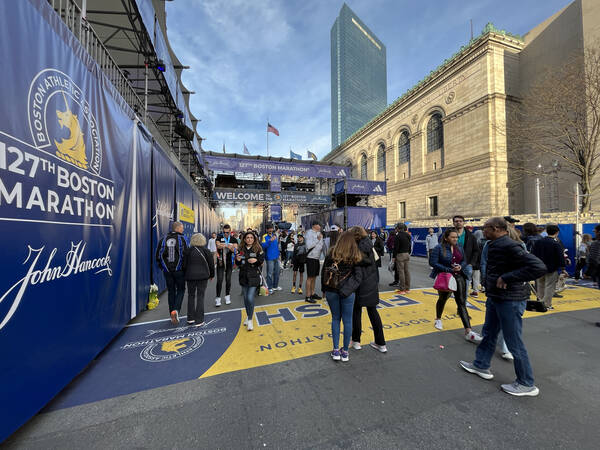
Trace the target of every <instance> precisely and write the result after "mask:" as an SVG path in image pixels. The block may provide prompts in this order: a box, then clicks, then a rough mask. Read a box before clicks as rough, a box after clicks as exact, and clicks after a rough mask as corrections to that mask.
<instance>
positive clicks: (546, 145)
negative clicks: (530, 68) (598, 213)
mask: <svg viewBox="0 0 600 450" xmlns="http://www.w3.org/2000/svg"><path fill="white" fill-rule="evenodd" d="M506 125H507V126H506V128H505V130H504V132H505V133H506V136H507V143H508V160H509V170H510V171H512V172H513V180H516V179H519V178H521V177H522V176H524V175H525V174H529V175H532V174H536V169H535V167H536V166H537V164H538V163H539V162H540V161H544V160H545V159H548V158H552V159H553V160H554V161H557V162H558V163H559V164H560V168H561V174H562V175H563V176H565V175H566V176H567V177H568V179H570V180H572V181H576V182H577V183H579V186H580V191H581V194H582V199H583V200H582V205H581V212H583V213H587V212H589V210H590V202H591V196H592V194H594V193H595V192H597V191H598V189H599V187H600V182H599V180H598V174H599V169H600V147H599V144H600V52H599V51H598V50H597V49H594V48H588V49H586V50H585V51H582V52H581V53H579V54H577V55H574V56H573V57H571V58H569V59H568V60H567V61H566V62H565V63H564V64H563V65H562V66H560V67H557V68H553V69H548V70H546V71H545V72H543V73H541V74H540V75H539V76H538V77H537V81H536V82H535V84H533V85H532V86H531V88H530V89H529V90H528V91H527V92H526V93H524V95H523V98H522V100H521V102H520V104H517V105H515V107H513V108H511V109H510V111H507V123H506ZM555 165H556V163H555Z"/></svg>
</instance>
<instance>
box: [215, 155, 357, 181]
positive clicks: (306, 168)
mask: <svg viewBox="0 0 600 450" xmlns="http://www.w3.org/2000/svg"><path fill="white" fill-rule="evenodd" d="M204 161H205V162H206V164H207V165H208V168H209V169H210V170H224V171H231V172H242V173H258V174H271V175H292V176H296V177H311V178H346V177H349V176H350V168H349V167H344V166H325V165H322V164H303V163H299V162H282V161H261V160H255V159H245V158H227V157H226V156H209V155H205V156H204Z"/></svg>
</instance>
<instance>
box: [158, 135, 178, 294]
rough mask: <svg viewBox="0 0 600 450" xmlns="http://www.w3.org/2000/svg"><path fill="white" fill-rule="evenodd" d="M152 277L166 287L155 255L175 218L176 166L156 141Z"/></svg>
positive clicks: (162, 287)
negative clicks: (159, 242)
mask: <svg viewBox="0 0 600 450" xmlns="http://www.w3.org/2000/svg"><path fill="white" fill-rule="evenodd" d="M152 167H153V174H152V186H153V189H152V261H153V264H152V268H153V270H152V279H153V280H154V283H155V284H156V285H157V286H158V290H159V291H163V290H164V289H166V287H167V285H166V283H165V278H164V276H163V274H162V270H161V268H160V267H159V266H158V264H156V261H155V260H154V255H155V252H156V247H157V245H158V241H159V240H160V238H161V237H163V236H164V235H165V234H167V233H168V232H169V227H170V226H171V223H172V222H173V221H174V220H175V214H176V211H177V209H176V205H175V167H173V165H172V163H171V161H169V159H168V158H167V156H166V155H165V154H164V152H163V151H162V149H161V148H160V147H159V146H158V144H157V143H156V142H155V143H154V146H153V149H152Z"/></svg>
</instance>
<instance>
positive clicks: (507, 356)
mask: <svg viewBox="0 0 600 450" xmlns="http://www.w3.org/2000/svg"><path fill="white" fill-rule="evenodd" d="M502 357H503V358H504V359H506V360H508V361H514V359H515V357H514V356H513V354H512V353H511V352H506V353H502Z"/></svg>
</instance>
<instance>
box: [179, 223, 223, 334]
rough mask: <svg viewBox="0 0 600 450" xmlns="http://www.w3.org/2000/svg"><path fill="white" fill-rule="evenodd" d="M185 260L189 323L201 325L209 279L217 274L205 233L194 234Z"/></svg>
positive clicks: (202, 323)
mask: <svg viewBox="0 0 600 450" xmlns="http://www.w3.org/2000/svg"><path fill="white" fill-rule="evenodd" d="M184 260H185V262H184V266H185V280H186V281H187V291H188V307H187V310H188V313H187V323H188V325H194V326H197V327H201V326H202V325H204V293H205V292H206V286H207V284H208V280H209V279H210V280H212V279H213V278H214V276H215V262H214V259H213V255H212V252H211V251H210V250H209V249H208V248H207V247H206V238H205V237H204V235H203V234H201V233H196V234H194V235H192V239H190V246H189V248H188V249H187V250H186V251H185V254H184Z"/></svg>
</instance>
